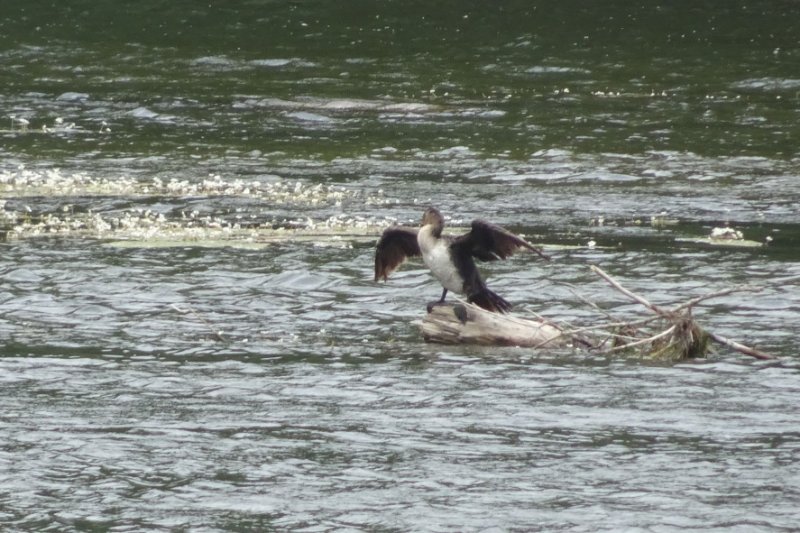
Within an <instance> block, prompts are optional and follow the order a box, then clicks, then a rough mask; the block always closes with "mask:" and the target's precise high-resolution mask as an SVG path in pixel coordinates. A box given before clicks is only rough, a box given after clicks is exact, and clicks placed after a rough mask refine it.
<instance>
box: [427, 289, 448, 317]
mask: <svg viewBox="0 0 800 533" xmlns="http://www.w3.org/2000/svg"><path fill="white" fill-rule="evenodd" d="M445 296H447V289H443V290H442V297H441V299H440V300H439V301H438V302H430V303H429V304H428V305H427V307H428V312H429V313H430V312H432V311H433V308H434V307H436V306H437V305H445V303H444V297H445Z"/></svg>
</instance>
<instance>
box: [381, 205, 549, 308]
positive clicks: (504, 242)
mask: <svg viewBox="0 0 800 533" xmlns="http://www.w3.org/2000/svg"><path fill="white" fill-rule="evenodd" d="M443 229H444V217H443V216H442V214H441V212H439V210H438V209H436V208H435V207H429V208H427V209H426V210H425V213H424V214H423V215H422V223H421V225H420V227H419V228H409V227H403V226H391V227H389V228H386V229H385V230H384V231H383V234H382V235H381V237H380V239H379V240H378V243H377V245H376V247H375V281H376V282H377V281H379V280H381V279H383V280H384V281H387V280H388V278H389V275H390V274H391V273H392V272H394V271H395V270H396V269H397V268H398V267H399V266H400V265H401V264H402V263H403V262H404V261H405V260H406V259H407V258H409V257H418V256H422V260H423V262H424V263H425V265H426V266H427V267H428V268H429V269H430V270H431V273H433V275H434V277H435V278H436V279H437V280H439V282H440V283H441V284H442V297H441V299H439V301H438V302H435V303H434V304H431V305H440V304H443V303H444V301H445V297H446V296H447V292H448V291H452V292H455V293H457V294H464V295H466V297H467V301H468V302H470V303H473V304H475V305H477V306H479V307H482V308H483V309H486V310H487V311H491V312H496V313H507V312H508V311H509V310H510V309H511V304H510V303H509V302H508V301H506V300H505V299H504V298H502V297H501V296H499V295H497V294H496V293H494V292H493V291H491V290H489V288H488V287H487V286H486V282H485V281H484V280H483V278H482V277H481V275H480V272H478V268H477V267H476V265H475V259H476V258H477V259H479V260H481V261H495V260H497V259H505V258H507V257H509V256H510V255H512V254H513V253H514V252H516V251H517V250H519V249H520V248H527V249H528V250H531V251H533V252H536V253H537V254H539V256H540V257H542V258H543V259H547V260H549V259H550V258H549V257H548V256H547V255H545V254H544V253H543V252H542V251H540V250H539V249H537V248H535V247H534V246H533V245H531V244H530V243H528V242H527V241H525V239H523V238H522V237H519V236H517V235H514V234H513V233H511V232H510V231H508V230H506V229H504V228H502V227H500V226H497V225H495V224H492V223H490V222H486V221H485V220H480V219H477V220H473V221H472V228H471V229H470V231H469V232H467V233H465V234H463V235H460V236H458V237H454V236H451V235H442V230H443ZM429 309H430V306H429Z"/></svg>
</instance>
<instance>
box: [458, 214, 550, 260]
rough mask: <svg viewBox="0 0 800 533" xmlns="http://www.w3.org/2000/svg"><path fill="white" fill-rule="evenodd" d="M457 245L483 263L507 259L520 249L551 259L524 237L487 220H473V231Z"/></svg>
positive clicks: (460, 238)
mask: <svg viewBox="0 0 800 533" xmlns="http://www.w3.org/2000/svg"><path fill="white" fill-rule="evenodd" d="M455 245H456V246H458V247H460V248H461V249H462V250H464V251H466V252H468V253H469V254H470V255H472V256H473V257H477V258H478V259H480V260H482V261H495V260H497V259H505V258H506V257H509V256H510V255H512V254H514V252H516V251H517V250H519V249H520V248H527V249H528V250H531V251H533V252H536V253H537V254H539V256H540V257H542V258H543V259H547V260H549V259H550V257H549V256H547V255H545V254H544V253H543V252H542V251H541V250H539V249H538V248H536V247H535V246H533V245H532V244H530V243H528V241H526V240H525V239H523V238H522V237H519V236H517V235H514V234H513V233H511V232H510V231H508V230H507V229H504V228H501V227H500V226H496V225H494V224H491V223H489V222H486V221H485V220H473V221H472V231H470V232H469V233H465V234H464V235H461V236H460V237H458V238H457V239H456V240H455Z"/></svg>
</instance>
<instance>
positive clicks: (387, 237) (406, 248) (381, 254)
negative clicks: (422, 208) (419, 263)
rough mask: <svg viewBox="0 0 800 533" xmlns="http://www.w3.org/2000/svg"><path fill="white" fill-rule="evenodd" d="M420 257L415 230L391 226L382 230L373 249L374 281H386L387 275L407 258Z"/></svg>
mask: <svg viewBox="0 0 800 533" xmlns="http://www.w3.org/2000/svg"><path fill="white" fill-rule="evenodd" d="M419 255H422V252H421V251H420V249H419V244H418V243H417V230H416V229H413V228H404V227H401V226H393V227H391V228H387V229H385V230H384V232H383V235H381V238H380V240H378V245H377V246H376V247H375V281H378V280H379V279H383V280H384V281H386V280H387V279H388V278H389V274H391V273H392V272H394V271H395V270H396V269H397V267H399V266H400V265H401V264H403V261H405V260H406V258H408V257H416V256H419Z"/></svg>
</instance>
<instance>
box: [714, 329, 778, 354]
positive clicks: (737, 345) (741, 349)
mask: <svg viewBox="0 0 800 533" xmlns="http://www.w3.org/2000/svg"><path fill="white" fill-rule="evenodd" d="M706 334H707V335H708V336H709V337H711V338H712V339H714V340H715V341H717V342H718V343H720V344H723V345H725V346H727V347H728V348H733V349H734V350H736V351H737V352H741V353H743V354H745V355H749V356H751V357H755V358H756V359H763V360H769V359H777V357H775V356H774V355H770V354H768V353H764V352H762V351H759V350H756V349H755V348H751V347H750V346H745V345H744V344H741V343H739V342H736V341H733V340H731V339H729V338H727V337H723V336H722V335H717V334H716V333H711V332H710V331H706Z"/></svg>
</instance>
